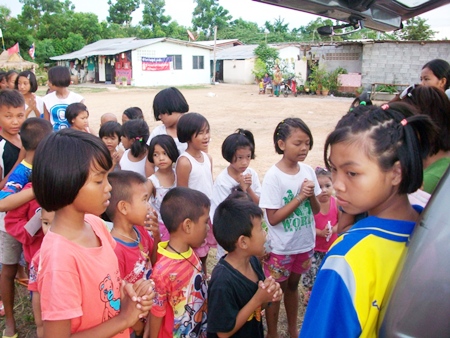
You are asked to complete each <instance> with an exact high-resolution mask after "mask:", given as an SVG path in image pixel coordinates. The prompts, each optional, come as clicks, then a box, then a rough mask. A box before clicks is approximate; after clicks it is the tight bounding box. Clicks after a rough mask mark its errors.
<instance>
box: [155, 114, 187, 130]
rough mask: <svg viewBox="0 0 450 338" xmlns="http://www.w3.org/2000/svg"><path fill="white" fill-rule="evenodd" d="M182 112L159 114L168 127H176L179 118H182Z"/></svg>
mask: <svg viewBox="0 0 450 338" xmlns="http://www.w3.org/2000/svg"><path fill="white" fill-rule="evenodd" d="M180 116H181V115H180V114H177V113H172V114H170V115H169V114H159V116H158V117H159V119H160V120H161V122H162V123H163V124H164V126H165V127H166V128H175V127H176V126H177V123H178V119H179V118H180Z"/></svg>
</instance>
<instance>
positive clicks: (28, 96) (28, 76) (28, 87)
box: [14, 70, 44, 118]
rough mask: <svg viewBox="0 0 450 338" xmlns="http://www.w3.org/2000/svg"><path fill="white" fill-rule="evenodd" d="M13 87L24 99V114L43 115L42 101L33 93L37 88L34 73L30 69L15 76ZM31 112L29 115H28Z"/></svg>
mask: <svg viewBox="0 0 450 338" xmlns="http://www.w3.org/2000/svg"><path fill="white" fill-rule="evenodd" d="M14 88H15V89H17V90H18V91H19V92H20V93H21V94H22V95H23V97H24V99H25V116H26V117H27V118H28V117H43V116H44V101H43V100H42V97H40V96H37V95H36V94H35V93H36V91H37V90H38V82H37V79H36V75H34V73H33V72H32V71H31V70H25V71H23V72H20V73H19V75H18V76H17V78H16V81H15V84H14ZM30 114H31V115H30Z"/></svg>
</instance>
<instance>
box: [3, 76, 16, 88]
mask: <svg viewBox="0 0 450 338" xmlns="http://www.w3.org/2000/svg"><path fill="white" fill-rule="evenodd" d="M17 75H18V74H12V75H11V76H10V78H9V81H8V83H7V84H6V86H7V87H8V88H9V89H14V87H15V82H16V79H17Z"/></svg>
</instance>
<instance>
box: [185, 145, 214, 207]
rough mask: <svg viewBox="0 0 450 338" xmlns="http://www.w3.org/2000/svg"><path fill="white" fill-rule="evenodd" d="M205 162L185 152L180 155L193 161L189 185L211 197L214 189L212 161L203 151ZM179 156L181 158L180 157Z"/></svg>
mask: <svg viewBox="0 0 450 338" xmlns="http://www.w3.org/2000/svg"><path fill="white" fill-rule="evenodd" d="M202 155H203V163H201V162H198V161H197V160H196V159H195V158H194V157H193V156H192V155H190V154H189V153H187V152H184V153H183V154H181V155H180V157H182V156H184V157H186V158H187V159H188V160H189V162H191V166H192V169H191V172H190V174H189V181H188V187H189V188H191V189H195V190H199V191H201V192H202V193H204V194H205V195H206V196H208V198H209V199H211V198H212V190H213V178H212V172H211V161H210V160H209V157H208V155H207V154H206V153H204V152H203V151H202ZM180 157H179V158H180Z"/></svg>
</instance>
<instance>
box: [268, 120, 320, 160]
mask: <svg viewBox="0 0 450 338" xmlns="http://www.w3.org/2000/svg"><path fill="white" fill-rule="evenodd" d="M293 129H300V130H301V131H303V132H304V133H305V134H306V135H308V137H309V150H311V149H312V147H313V143H314V141H313V137H312V133H311V130H309V128H308V126H307V125H306V123H305V122H303V120H301V119H299V118H298V117H288V118H287V119H285V120H283V121H281V122H280V123H278V125H277V127H276V128H275V132H274V133H273V143H274V145H275V151H276V152H277V154H283V153H284V151H283V150H281V149H280V146H279V145H278V141H279V140H282V141H283V142H286V140H287V138H288V137H289V136H290V135H291V132H292V130H293Z"/></svg>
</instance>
